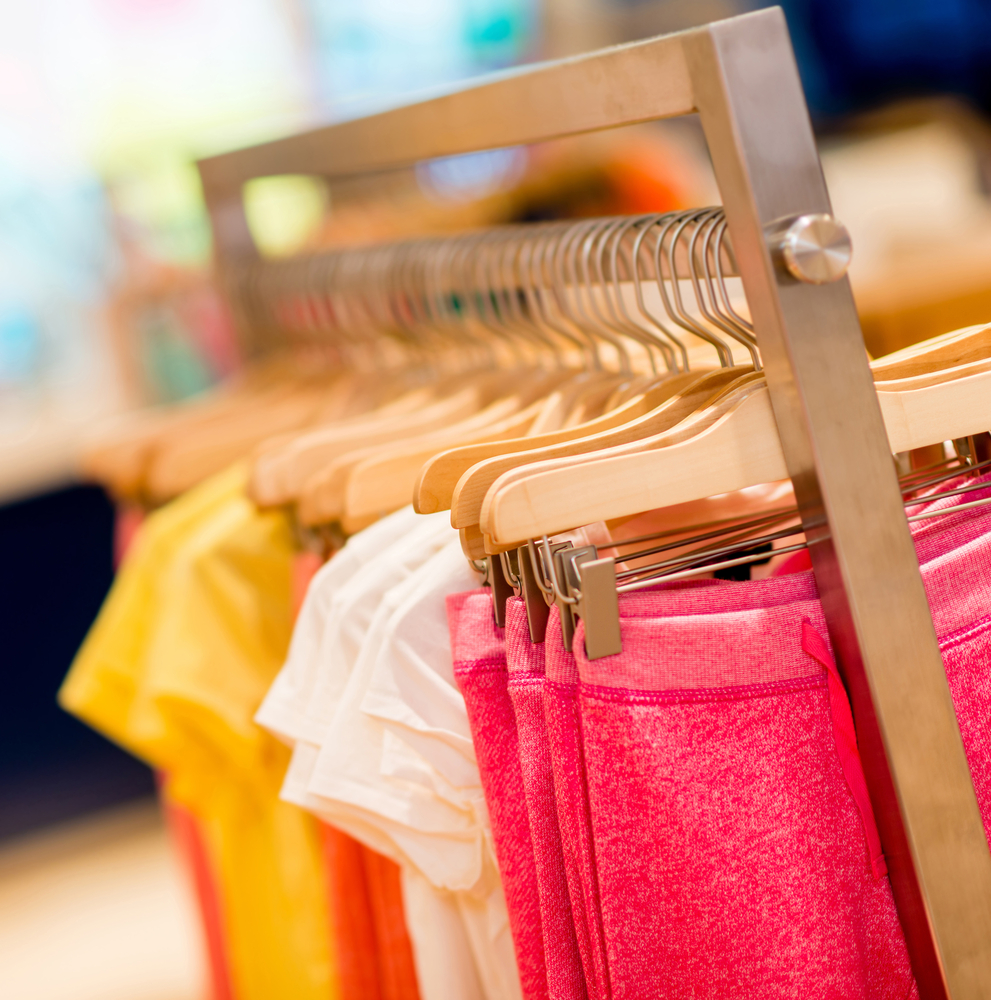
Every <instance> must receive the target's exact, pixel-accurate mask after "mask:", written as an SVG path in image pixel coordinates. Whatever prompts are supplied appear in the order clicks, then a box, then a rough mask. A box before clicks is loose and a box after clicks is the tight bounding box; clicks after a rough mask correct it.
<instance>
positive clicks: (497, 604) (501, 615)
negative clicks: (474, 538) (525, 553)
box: [485, 556, 513, 628]
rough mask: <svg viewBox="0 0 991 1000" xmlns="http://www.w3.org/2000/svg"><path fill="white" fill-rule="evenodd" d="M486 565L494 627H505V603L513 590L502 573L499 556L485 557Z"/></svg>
mask: <svg viewBox="0 0 991 1000" xmlns="http://www.w3.org/2000/svg"><path fill="white" fill-rule="evenodd" d="M485 562H486V563H487V564H488V570H487V571H486V577H487V581H486V582H487V583H488V584H489V586H490V587H491V588H492V611H493V613H494V614H495V621H496V625H498V626H499V628H505V627H506V601H508V600H509V599H510V597H512V596H513V588H512V587H511V586H510V585H509V581H508V580H507V579H506V574H505V573H503V571H502V560H501V559H500V558H499V556H486V557H485Z"/></svg>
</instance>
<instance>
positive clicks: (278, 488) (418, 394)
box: [249, 372, 519, 507]
mask: <svg viewBox="0 0 991 1000" xmlns="http://www.w3.org/2000/svg"><path fill="white" fill-rule="evenodd" d="M510 377H511V376H510V374H509V373H506V372H496V373H492V372H488V373H484V374H481V375H479V374H478V373H470V374H467V375H461V376H457V377H456V378H454V379H451V378H447V379H444V380H442V381H441V382H438V383H437V384H435V385H433V386H429V387H424V388H421V389H419V390H414V391H412V392H411V393H409V394H407V395H406V396H404V397H401V398H400V399H399V400H397V401H395V402H394V403H392V404H390V406H387V407H383V408H382V410H381V411H378V412H376V411H373V412H372V413H369V414H366V415H364V416H363V417H361V418H358V419H355V420H351V421H347V422H341V423H336V424H331V425H329V426H325V427H320V428H318V429H316V430H312V431H310V432H308V433H306V434H303V435H301V436H300V437H298V438H297V439H296V440H295V441H292V442H290V443H289V444H287V445H282V446H280V447H278V448H276V449H274V450H271V451H268V450H263V451H262V452H261V453H260V454H259V455H257V456H256V460H255V462H254V466H253V468H252V472H251V478H250V481H249V495H250V496H251V497H252V499H253V500H254V501H255V503H257V504H258V505H259V506H261V507H270V506H278V505H282V504H285V503H290V502H293V501H295V500H297V499H298V498H299V497H300V495H301V494H302V492H303V489H304V487H305V485H306V483H307V481H308V480H309V479H310V478H311V477H312V476H313V475H315V474H316V473H318V472H319V471H320V470H321V469H323V468H325V467H327V466H328V465H329V464H330V463H331V462H333V461H334V460H335V459H337V458H339V457H340V456H341V455H343V454H346V453H347V452H349V451H357V450H360V449H362V448H369V447H372V446H374V445H382V444H389V443H391V442H394V441H396V440H399V439H402V438H404V437H406V438H408V437H414V436H416V435H418V434H424V433H429V432H430V431H432V430H436V429H439V428H442V427H445V426H447V425H449V424H451V423H453V422H457V421H460V420H463V419H465V418H467V417H469V416H471V415H472V414H473V413H476V412H477V411H478V410H479V409H481V408H483V407H484V406H486V405H487V404H488V403H490V402H492V401H493V397H495V398H498V397H499V396H500V395H504V394H505V393H504V392H503V389H504V387H505V386H506V384H507V382H508V381H509V379H510ZM515 377H516V378H517V379H518V378H519V374H518V373H517V374H516V376H515ZM449 390H450V391H449Z"/></svg>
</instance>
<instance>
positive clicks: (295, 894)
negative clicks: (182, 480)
mask: <svg viewBox="0 0 991 1000" xmlns="http://www.w3.org/2000/svg"><path fill="white" fill-rule="evenodd" d="M245 479H246V472H245V469H244V467H243V466H236V467H234V468H232V469H230V470H228V471H227V472H224V473H221V474H220V475H218V476H215V477H213V478H212V479H210V480H208V481H207V482H205V483H203V484H202V485H201V486H199V487H197V488H196V489H194V490H191V491H190V492H189V493H187V494H185V495H184V496H182V497H180V498H179V499H178V500H176V501H174V502H173V503H171V504H168V505H167V506H166V507H163V508H162V509H161V510H159V511H157V512H155V513H154V514H152V515H151V516H150V517H149V518H148V519H147V520H146V522H145V523H144V524H143V525H142V527H141V529H140V531H139V533H138V536H137V537H136V539H135V541H134V544H133V545H132V547H131V550H130V552H129V553H128V555H127V558H126V559H125V561H124V564H123V565H122V566H121V569H120V572H119V573H118V576H117V580H116V582H115V583H114V586H113V589H112V590H111V592H110V594H109V596H108V597H107V600H106V602H105V604H104V606H103V609H102V610H101V612H100V615H99V617H98V618H97V621H96V623H95V624H94V625H93V628H92V629H91V631H90V633H89V635H88V636H87V638H86V641H85V643H84V644H83V647H82V648H81V649H80V651H79V654H78V655H77V657H76V660H75V663H74V664H73V666H72V669H71V670H70V672H69V675H68V677H67V678H66V680H65V683H64V684H63V686H62V690H61V691H60V693H59V700H60V702H61V704H62V706H63V707H64V708H66V709H67V710H68V711H70V712H73V713H74V714H75V715H78V716H79V717H80V718H82V719H83V720H85V721H86V722H88V723H89V724H90V725H92V726H93V727H94V728H96V729H99V730H100V731H102V732H103V733H105V734H106V735H107V736H108V737H110V738H111V739H113V740H115V741H116V742H118V743H119V744H121V746H123V747H125V748H126V749H127V750H129V751H131V752H132V753H134V754H136V755H137V756H139V757H142V758H143V759H144V760H146V761H148V763H150V764H151V765H152V766H154V767H156V768H158V769H160V770H162V771H164V772H166V774H167V775H168V783H167V785H166V794H167V795H169V796H170V797H171V798H173V799H174V800H175V801H177V802H179V803H181V804H182V805H184V806H186V808H188V809H189V810H190V811H191V812H192V813H193V814H194V815H195V816H196V817H197V818H198V819H199V821H200V826H201V829H202V832H203V835H204V839H205V841H206V845H207V850H208V852H209V853H210V855H211V858H212V861H213V865H214V870H215V874H216V876H217V880H218V882H219V888H220V895H221V904H222V908H223V913H224V923H225V933H226V939H227V941H226V943H227V952H228V956H229V962H230V973H231V979H232V986H233V991H234V995H235V997H236V998H237V1000H272V998H275V997H293V998H294V1000H328V998H334V997H336V996H337V993H338V990H337V979H336V975H335V974H334V970H333V965H334V962H333V956H332V955H331V942H330V931H329V924H328V914H327V893H326V882H325V872H324V867H323V863H322V857H321V853H320V845H319V834H318V831H317V829H316V825H315V821H314V820H313V819H312V818H311V817H310V816H308V815H307V814H306V813H304V812H303V811H302V810H300V809H298V808H296V807H295V806H291V805H288V804H286V803H283V802H280V801H279V799H278V790H279V786H280V784H281V780H282V776H283V774H284V773H285V768H286V764H287V761H288V751H287V750H286V749H285V748H284V747H283V746H281V745H280V744H279V743H278V742H277V741H276V740H274V739H273V738H272V737H271V736H269V735H268V734H267V733H266V732H264V731H263V730H262V729H260V728H259V727H258V726H256V725H255V723H254V722H253V721H252V720H253V717H254V714H255V711H256V710H257V708H258V705H259V703H260V702H261V699H262V697H263V696H264V694H265V692H266V690H267V689H268V687H269V685H270V684H271V682H272V680H273V679H274V677H275V674H276V673H277V671H278V669H279V668H280V667H281V665H282V663H283V661H284V659H285V655H286V651H287V649H288V646H289V637H290V634H291V632H292V598H291V563H292V558H293V543H292V535H291V531H290V527H289V524H288V522H287V521H286V518H285V517H284V516H283V515H282V514H281V513H279V512H272V511H269V512H259V511H258V510H256V508H255V507H254V505H253V504H252V503H251V502H250V501H249V500H248V499H247V498H246V496H245V493H244V485H245Z"/></svg>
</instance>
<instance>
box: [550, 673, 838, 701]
mask: <svg viewBox="0 0 991 1000" xmlns="http://www.w3.org/2000/svg"><path fill="white" fill-rule="evenodd" d="M550 683H554V682H553V681H552V682H550ZM825 685H826V675H825V674H813V675H812V676H810V677H793V678H789V679H788V680H783V681H767V682H766V683H764V684H742V685H737V686H735V687H722V688H677V689H668V690H665V691H638V690H633V689H631V688H612V687H604V686H602V685H598V684H582V685H581V693H582V697H585V698H594V699H596V700H597V701H618V702H627V703H629V704H633V705H683V704H696V703H698V702H710V701H712V702H715V701H746V700H748V699H750V698H769V697H771V696H772V695H776V694H787V693H789V692H792V691H806V690H809V689H811V688H817V687H825ZM562 686H563V685H562Z"/></svg>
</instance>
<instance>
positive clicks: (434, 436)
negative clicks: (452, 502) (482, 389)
mask: <svg viewBox="0 0 991 1000" xmlns="http://www.w3.org/2000/svg"><path fill="white" fill-rule="evenodd" d="M519 404H520V399H519V398H518V397H507V398H504V399H500V400H497V401H496V402H495V403H491V404H489V406H487V407H485V408H484V409H483V410H481V411H480V412H478V413H475V414H472V415H471V416H469V417H467V418H465V419H463V420H460V421H458V422H456V423H454V424H453V425H449V426H446V427H443V428H441V429H440V430H437V429H434V430H432V431H431V432H430V433H427V434H414V435H412V436H409V437H406V436H405V435H403V434H398V435H396V436H393V437H392V438H390V439H389V440H388V441H387V442H385V443H382V444H372V445H368V446H366V447H364V448H356V449H354V450H352V451H347V452H345V453H344V454H343V455H338V456H337V457H336V458H335V459H333V460H332V461H331V462H330V463H329V464H328V465H327V466H325V467H324V468H322V469H320V470H319V471H317V472H315V473H314V474H313V475H312V476H311V477H310V479H308V480H307V481H306V483H305V484H304V485H303V489H302V490H301V491H300V495H299V497H298V498H297V499H298V503H299V506H298V516H299V520H300V523H301V524H304V525H313V524H327V523H329V522H331V521H336V520H340V519H341V518H343V517H344V515H345V514H346V509H345V502H346V496H347V492H348V486H349V483H350V480H351V477H352V475H353V474H354V472H355V470H356V469H358V468H361V467H362V466H363V465H364V464H365V463H367V462H370V461H374V460H376V459H381V460H382V462H383V463H384V464H385V467H386V471H387V473H389V474H390V475H391V474H393V473H395V471H396V470H397V469H401V468H403V466H404V457H405V456H407V455H408V454H410V453H412V454H414V455H417V456H422V454H423V451H424V449H426V450H427V451H428V454H433V453H434V452H436V451H438V450H440V449H442V448H444V447H446V446H447V445H449V444H450V443H451V442H452V441H459V440H461V439H462V436H468V437H471V436H472V435H474V434H484V433H486V432H488V431H490V428H491V427H492V425H493V424H498V423H500V422H502V421H504V420H507V419H509V418H511V417H512V415H513V414H514V413H516V412H517V411H519V409H520V405H519ZM531 419H532V418H531ZM397 463H398V464H397ZM421 464H422V463H421ZM418 470H419V465H417V466H416V467H415V468H414V471H413V475H412V476H411V477H410V476H408V477H407V478H406V479H405V481H403V482H402V483H401V484H398V485H400V489H399V490H398V491H397V481H396V480H395V479H390V480H387V481H385V482H384V483H383V484H382V485H383V487H384V492H382V493H379V494H378V495H377V496H373V497H372V498H370V500H369V503H371V504H373V506H372V507H371V509H370V510H362V511H360V512H359V511H354V510H352V512H351V514H352V517H353V518H357V517H364V516H366V515H372V514H374V515H376V516H381V515H382V514H383V513H389V512H391V511H393V510H398V509H399V508H400V507H404V506H406V504H408V503H409V502H410V495H411V491H412V486H413V479H415V476H416V472H417V471H418ZM393 498H396V499H398V502H395V503H393Z"/></svg>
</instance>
